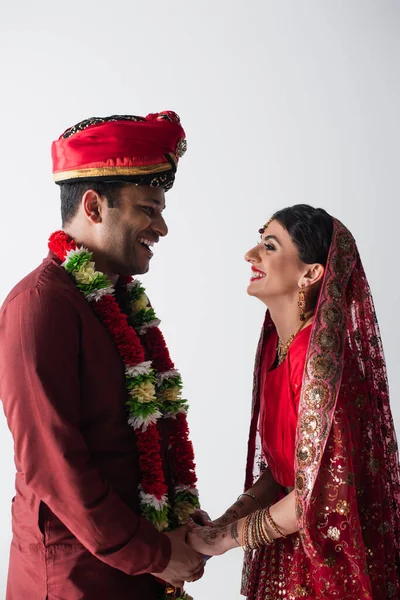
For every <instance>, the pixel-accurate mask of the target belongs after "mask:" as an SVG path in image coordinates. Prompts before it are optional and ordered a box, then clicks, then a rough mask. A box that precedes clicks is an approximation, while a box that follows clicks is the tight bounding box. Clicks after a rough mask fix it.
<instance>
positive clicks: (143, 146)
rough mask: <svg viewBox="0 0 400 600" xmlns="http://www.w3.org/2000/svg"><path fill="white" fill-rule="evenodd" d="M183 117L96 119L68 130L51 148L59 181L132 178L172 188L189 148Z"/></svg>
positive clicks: (132, 180) (54, 171) (143, 183)
mask: <svg viewBox="0 0 400 600" xmlns="http://www.w3.org/2000/svg"><path fill="white" fill-rule="evenodd" d="M186 147H187V144H186V138H185V132H184V130H183V129H182V126H181V123H180V119H179V117H178V115H177V114H176V113H174V112H172V111H165V112H161V113H156V114H150V115H147V117H136V116H133V115H112V116H110V117H92V118H91V119H86V120H85V121H81V122H80V123H77V125H74V126H73V127H70V128H69V129H67V130H66V131H65V132H64V133H63V134H62V135H61V136H60V137H59V139H58V140H56V141H55V142H53V144H52V148H51V154H52V161H53V177H54V181H55V182H56V183H58V184H62V183H76V182H79V181H104V182H106V181H127V182H132V183H136V184H138V185H150V186H152V187H163V188H164V189H165V190H168V189H170V188H171V187H172V185H173V183H174V179H175V173H176V170H177V166H178V162H179V159H180V158H181V157H182V156H183V155H184V153H185V152H186Z"/></svg>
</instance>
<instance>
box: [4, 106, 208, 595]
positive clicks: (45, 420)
mask: <svg viewBox="0 0 400 600" xmlns="http://www.w3.org/2000/svg"><path fill="white" fill-rule="evenodd" d="M185 149H186V141H185V134H184V131H183V129H182V127H181V125H180V121H179V117H178V116H177V115H176V114H175V113H173V112H165V113H160V114H155V115H149V116H148V117H146V118H142V117H133V116H112V117H106V118H93V119H89V120H86V121H83V122H81V123H79V124H78V125H76V126H74V127H72V128H71V129H68V130H67V131H66V132H65V133H64V134H63V135H62V136H61V137H60V138H59V140H57V141H56V142H54V143H53V147H52V158H53V173H54V179H55V181H56V182H57V183H58V184H59V185H60V187H61V212H62V224H63V231H62V232H57V233H56V234H53V236H51V239H50V244H49V248H50V250H51V251H50V253H49V255H48V257H47V258H46V259H45V260H44V261H43V263H42V265H41V266H39V267H38V268H37V269H36V270H35V271H33V272H32V273H31V274H30V275H28V276H27V277H26V278H25V279H23V280H22V281H21V282H20V283H19V284H18V285H17V286H16V287H15V288H14V289H13V290H12V292H11V293H10V294H9V296H8V298H7V299H6V301H5V303H4V305H3V307H2V309H1V313H0V396H1V398H2V401H3V404H4V410H5V414H6V417H7V420H8V425H9V427H10V430H11V432H12V435H13V438H14V448H15V464H16V469H17V474H16V496H15V498H14V499H13V507H12V514H13V540H12V545H11V554H10V566H9V577H8V586H7V599H8V600H22V599H24V600H25V599H27V600H28V599H29V600H44V599H45V598H47V599H48V600H56V599H57V600H74V599H76V600H77V599H78V598H79V599H83V598H84V599H85V600H92V599H93V600H100V599H103V598H104V599H116V600H117V599H118V600H124V599H126V600H128V599H129V600H160V599H161V598H163V597H164V593H165V585H163V584H162V581H164V582H169V583H170V584H172V585H173V586H176V587H181V586H182V585H183V581H184V580H186V581H188V580H189V581H190V580H195V579H197V578H199V577H200V576H201V575H202V571H203V558H202V557H201V556H200V555H199V554H197V553H196V552H194V551H192V550H191V549H189V547H188V546H187V545H186V542H185V539H186V533H187V529H188V526H187V525H183V526H180V527H177V526H178V525H179V524H182V523H184V522H186V521H187V519H188V516H189V514H190V512H192V511H193V510H194V509H195V507H196V503H197V499H196V490H195V481H196V478H195V474H194V463H193V453H192V449H191V445H190V442H189V441H188V438H187V427H186V421H185V419H186V417H185V414H184V413H185V408H186V405H185V404H184V401H183V400H182V399H181V398H180V388H181V382H180V377H179V374H178V372H177V371H175V370H174V368H173V364H172V363H171V360H170V358H169V354H168V350H167V348H166V346H165V344H164V342H163V338H162V335H161V333H160V332H159V330H158V328H157V325H158V321H157V320H156V318H155V314H154V311H153V309H152V308H151V307H150V305H148V303H147V297H146V296H145V294H144V293H143V289H142V288H141V287H140V285H139V286H138V285H135V284H134V283H132V282H131V280H130V277H129V276H131V275H136V274H141V273H145V272H147V271H148V268H149V262H150V259H151V257H152V254H153V251H152V249H151V248H152V246H153V245H154V244H155V243H157V242H158V241H159V239H160V238H161V237H163V236H165V235H166V234H167V226H166V223H165V220H164V216H163V210H164V208H165V192H166V191H167V190H168V189H170V188H171V187H172V184H173V182H174V178H175V172H176V168H177V164H178V161H179V158H180V157H181V156H182V155H183V153H184V151H185ZM82 246H83V247H85V248H86V249H87V250H83V249H81V247H82ZM135 311H136V312H135ZM138 319H139V320H138ZM152 340H153V342H152ZM154 340H156V341H157V343H156V342H154ZM171 416H173V417H174V418H173V419H172V418H168V417H171ZM163 417H164V418H163ZM172 527H175V529H174V530H173V531H170V529H171V528H172ZM167 529H168V530H169V531H167V532H165V530H167ZM162 531H164V533H162ZM154 575H155V576H154ZM177 595H179V594H177ZM182 597H183V596H182Z"/></svg>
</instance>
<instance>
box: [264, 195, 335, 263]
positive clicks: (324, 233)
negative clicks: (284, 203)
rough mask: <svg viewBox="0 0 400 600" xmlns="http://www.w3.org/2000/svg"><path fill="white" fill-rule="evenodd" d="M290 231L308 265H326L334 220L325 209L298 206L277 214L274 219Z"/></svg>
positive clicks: (300, 255) (303, 205) (303, 259)
mask: <svg viewBox="0 0 400 600" xmlns="http://www.w3.org/2000/svg"><path fill="white" fill-rule="evenodd" d="M272 218H273V219H276V220H277V221H278V223H280V224H281V225H282V226H283V227H284V228H285V229H286V231H288V233H289V235H290V237H291V238H292V240H293V242H294V243H295V244H296V246H297V248H298V250H299V258H300V260H302V261H303V262H304V263H306V264H309V265H311V264H314V263H319V264H321V265H324V266H325V265H326V262H327V260H328V254H329V248H330V245H331V240H332V232H333V220H332V217H331V216H330V215H329V214H328V213H327V212H326V211H325V210H324V209H323V208H313V207H312V206H309V205H308V204H296V205H295V206H290V207H288V208H284V209H282V210H279V211H278V212H276V213H275V214H274V215H273V217H272Z"/></svg>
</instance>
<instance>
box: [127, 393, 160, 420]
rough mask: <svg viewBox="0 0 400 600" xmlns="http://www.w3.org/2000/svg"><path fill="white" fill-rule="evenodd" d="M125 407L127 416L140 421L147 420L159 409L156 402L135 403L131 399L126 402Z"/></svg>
mask: <svg viewBox="0 0 400 600" xmlns="http://www.w3.org/2000/svg"><path fill="white" fill-rule="evenodd" d="M126 406H127V407H128V408H129V416H130V417H136V418H141V419H147V417H150V416H151V415H153V414H154V413H156V412H157V410H158V409H159V406H158V403H157V402H137V401H136V400H134V399H133V398H129V400H127V401H126Z"/></svg>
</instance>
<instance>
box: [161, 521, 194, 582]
mask: <svg viewBox="0 0 400 600" xmlns="http://www.w3.org/2000/svg"><path fill="white" fill-rule="evenodd" d="M190 527H191V526H190V525H183V526H182V527H178V529H175V531H169V532H167V533H165V534H164V535H166V536H167V537H169V539H170V541H171V558H170V561H169V563H168V565H167V567H166V568H165V569H164V571H162V572H161V573H152V575H154V576H155V577H157V578H158V579H162V580H163V581H166V582H167V583H169V584H171V585H173V586H174V587H175V588H183V585H184V582H185V581H190V582H191V581H196V580H197V579H200V578H201V577H202V576H203V573H204V557H203V556H202V555H201V554H200V553H198V552H197V551H196V550H194V549H192V548H189V546H188V545H187V543H186V537H187V535H188V532H189V531H190Z"/></svg>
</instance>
